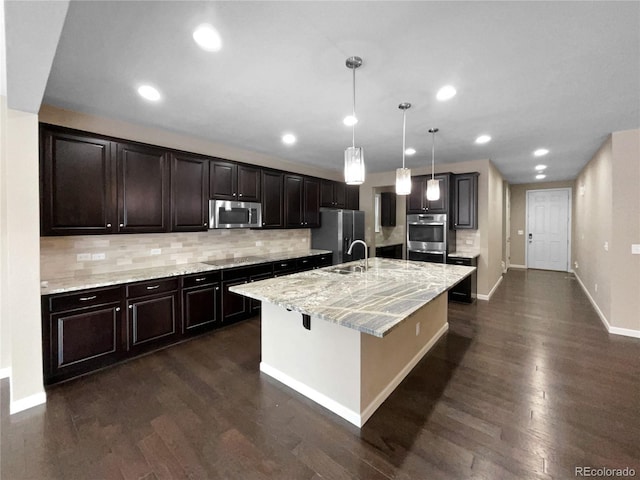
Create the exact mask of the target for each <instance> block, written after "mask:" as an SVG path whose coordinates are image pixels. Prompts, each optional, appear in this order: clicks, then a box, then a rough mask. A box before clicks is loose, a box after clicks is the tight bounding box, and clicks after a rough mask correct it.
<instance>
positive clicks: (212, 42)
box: [193, 23, 222, 52]
mask: <svg viewBox="0 0 640 480" xmlns="http://www.w3.org/2000/svg"><path fill="white" fill-rule="evenodd" d="M193 39H194V40H195V42H196V43H197V44H198V45H199V46H200V48H202V49H203V50H206V51H207V52H217V51H219V50H220V49H221V48H222V39H221V38H220V34H219V33H218V31H217V30H216V29H215V28H213V27H212V26H211V25H209V24H208V23H203V24H202V25H200V26H199V27H198V28H196V29H195V30H194V31H193Z"/></svg>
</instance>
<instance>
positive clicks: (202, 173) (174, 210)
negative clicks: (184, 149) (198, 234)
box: [171, 153, 209, 232]
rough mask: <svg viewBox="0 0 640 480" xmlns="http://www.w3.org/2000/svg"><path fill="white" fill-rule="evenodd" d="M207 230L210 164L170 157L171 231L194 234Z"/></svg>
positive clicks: (190, 157) (198, 159)
mask: <svg viewBox="0 0 640 480" xmlns="http://www.w3.org/2000/svg"><path fill="white" fill-rule="evenodd" d="M208 228H209V160H208V159H207V158H203V157H198V156H194V155H189V154H182V153H172V154H171V230H172V231H174V232H178V231H180V232H195V231H201V230H207V229H208Z"/></svg>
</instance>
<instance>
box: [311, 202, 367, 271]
mask: <svg viewBox="0 0 640 480" xmlns="http://www.w3.org/2000/svg"><path fill="white" fill-rule="evenodd" d="M354 240H363V241H364V212H362V211H360V210H334V209H331V208H321V209H320V228H312V229H311V248H319V249H322V250H331V251H332V252H333V265H337V264H338V263H344V262H351V261H352V260H360V259H362V258H364V246H363V245H361V244H358V245H355V246H354V247H353V250H352V254H351V255H347V250H348V249H349V245H351V242H353V241H354Z"/></svg>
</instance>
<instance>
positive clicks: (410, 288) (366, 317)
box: [231, 258, 475, 427]
mask: <svg viewBox="0 0 640 480" xmlns="http://www.w3.org/2000/svg"><path fill="white" fill-rule="evenodd" d="M361 264H362V262H360V261H358V262H350V263H346V264H342V265H336V266H332V267H326V268H323V269H318V270H314V271H310V272H304V273H298V274H294V275H288V276H285V277H280V278H274V279H268V280H263V281H260V282H255V283H252V284H245V285H237V286H234V287H232V288H231V291H233V292H235V293H239V294H241V295H245V296H247V297H251V298H254V299H257V300H260V301H262V359H261V363H260V370H261V371H262V372H263V373H265V374H267V375H269V376H271V377H273V378H275V379H277V380H279V381H280V382H282V383H284V384H285V385H287V386H289V387H291V388H293V389H294V390H296V391H297V392H299V393H301V394H303V395H305V396H307V397H309V398H310V399H312V400H314V401H315V402H317V403H319V404H320V405H322V406H324V407H325V408H327V409H329V410H331V411H332V412H334V413H336V414H337V415H340V416H341V417H343V418H345V419H346V420H348V421H349V422H351V423H353V424H354V425H356V426H358V427H361V426H362V425H364V423H365V422H366V421H367V420H368V419H369V417H371V415H372V414H373V413H374V412H375V410H376V409H377V408H378V407H379V406H380V405H381V404H382V403H383V402H384V400H385V399H386V398H387V397H388V396H389V395H390V394H391V392H393V390H394V389H395V388H396V387H397V386H398V385H399V384H400V382H401V381H402V380H403V379H404V377H406V375H407V374H408V373H409V372H410V371H411V369H412V368H413V367H414V366H415V365H416V364H417V363H418V362H419V361H420V359H421V358H422V357H423V356H424V355H425V354H426V353H427V352H428V351H429V349H430V348H431V347H432V346H433V345H434V344H435V343H436V342H437V341H438V339H439V338H440V337H441V336H442V335H443V334H444V333H445V332H446V331H447V328H448V323H447V294H446V292H447V290H449V289H450V288H451V287H453V286H455V285H456V284H457V283H458V282H460V281H462V280H463V279H464V278H465V277H467V276H468V275H470V274H471V273H472V272H473V271H474V270H475V268H474V267H465V266H459V265H446V264H434V263H426V262H411V261H406V260H391V259H382V258H373V259H370V260H369V268H368V270H366V271H363V269H362V268H361V267H360V265H361Z"/></svg>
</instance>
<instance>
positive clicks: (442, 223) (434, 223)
mask: <svg viewBox="0 0 640 480" xmlns="http://www.w3.org/2000/svg"><path fill="white" fill-rule="evenodd" d="M409 225H442V226H443V227H444V222H429V223H426V222H422V223H414V222H412V223H409Z"/></svg>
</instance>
